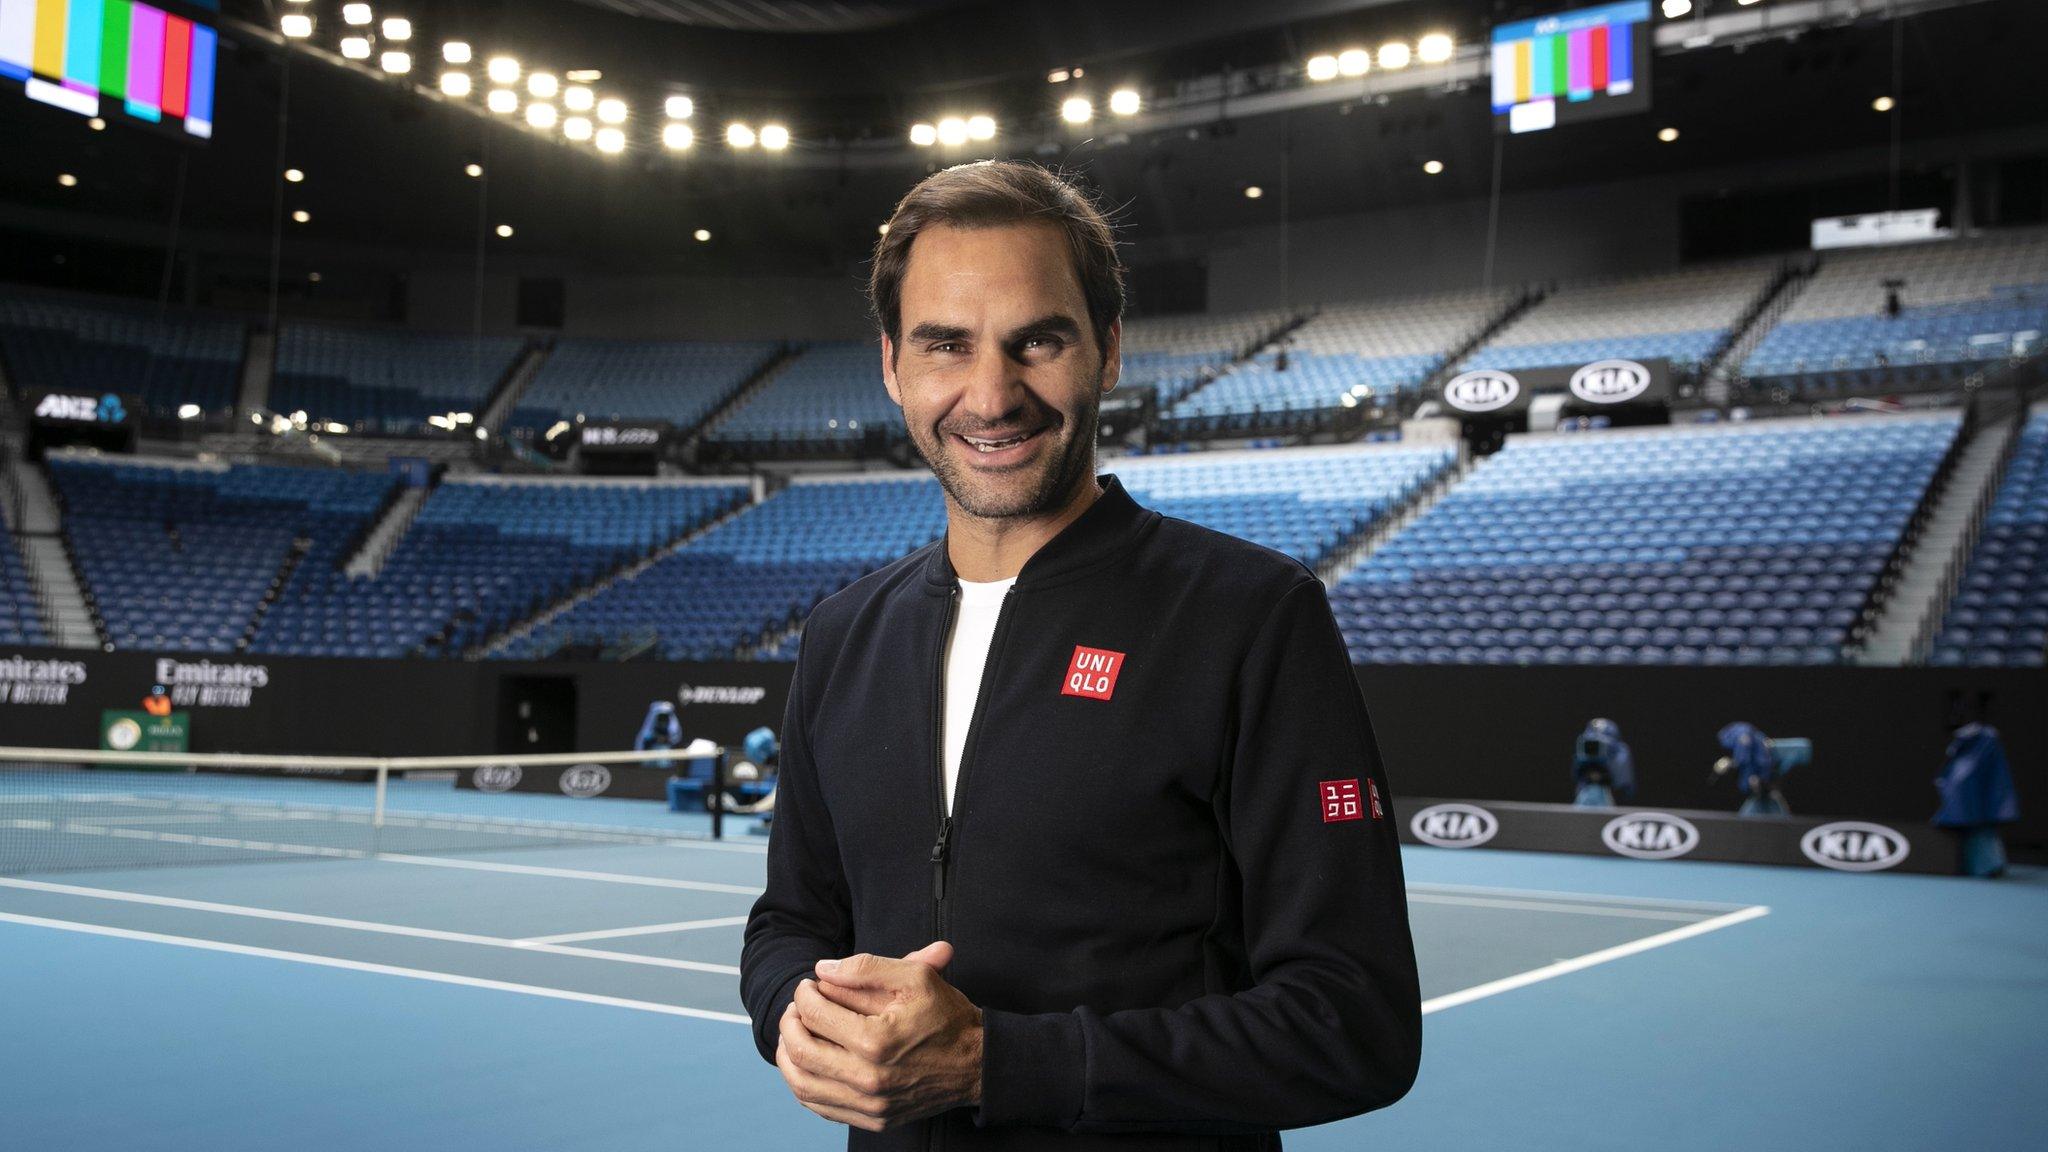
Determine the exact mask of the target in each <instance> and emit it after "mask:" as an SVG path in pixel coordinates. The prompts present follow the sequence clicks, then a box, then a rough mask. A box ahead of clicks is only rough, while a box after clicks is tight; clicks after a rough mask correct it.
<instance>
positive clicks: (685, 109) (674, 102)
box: [661, 96, 697, 120]
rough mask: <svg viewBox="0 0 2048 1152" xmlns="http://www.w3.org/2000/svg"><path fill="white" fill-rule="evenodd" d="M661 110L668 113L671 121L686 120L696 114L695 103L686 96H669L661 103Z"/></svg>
mask: <svg viewBox="0 0 2048 1152" xmlns="http://www.w3.org/2000/svg"><path fill="white" fill-rule="evenodd" d="M661 110H662V111H664V112H666V113H668V118H669V119H671V120H688V119H689V118H690V117H691V116H693V115H695V114H696V111H697V102H696V101H695V100H692V99H690V98H689V97H688V96H671V97H669V98H668V99H667V100H664V101H662V103H661Z"/></svg>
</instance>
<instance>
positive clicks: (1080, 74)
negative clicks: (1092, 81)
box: [1074, 68, 1087, 80]
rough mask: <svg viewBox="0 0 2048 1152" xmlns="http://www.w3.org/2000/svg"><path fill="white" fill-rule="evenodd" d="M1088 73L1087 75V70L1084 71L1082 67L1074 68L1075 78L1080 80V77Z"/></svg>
mask: <svg viewBox="0 0 2048 1152" xmlns="http://www.w3.org/2000/svg"><path fill="white" fill-rule="evenodd" d="M1086 75H1087V73H1086V72H1084V71H1082V70H1081V69H1079V68H1076V69H1074V79H1076V80H1079V79H1080V78H1081V77H1083V76H1086Z"/></svg>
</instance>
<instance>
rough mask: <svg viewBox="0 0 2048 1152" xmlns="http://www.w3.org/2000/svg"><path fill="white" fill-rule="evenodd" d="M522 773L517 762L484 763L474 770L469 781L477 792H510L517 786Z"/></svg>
mask: <svg viewBox="0 0 2048 1152" xmlns="http://www.w3.org/2000/svg"><path fill="white" fill-rule="evenodd" d="M524 775H525V773H524V772H521V771H520V770H519V765H517V764H486V765H484V766H483V767H481V768H478V769H477V770H476V772H475V774H474V775H472V776H471V777H470V778H469V782H470V783H471V784H472V785H474V786H475V787H476V790H477V791H479V792H510V791H511V790H512V789H514V788H517V787H519V779H520V777H521V776H524Z"/></svg>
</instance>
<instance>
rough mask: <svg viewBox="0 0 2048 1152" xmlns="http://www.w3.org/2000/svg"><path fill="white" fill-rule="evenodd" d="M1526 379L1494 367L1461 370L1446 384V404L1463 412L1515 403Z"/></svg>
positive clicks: (1483, 410)
mask: <svg viewBox="0 0 2048 1152" xmlns="http://www.w3.org/2000/svg"><path fill="white" fill-rule="evenodd" d="M1521 394H1522V382H1521V381H1520V380H1517V379H1515V378H1514V377H1513V376H1512V375H1510V374H1508V373H1506V372H1496V371H1494V370H1492V369H1490V368H1480V369H1477V370H1475V371H1471V372H1465V373H1461V374H1459V375H1457V376H1454V377H1452V378H1451V380H1450V381H1449V382H1448V383H1446V384H1445V385H1444V403H1446V404H1449V405H1450V406H1451V407H1453V408H1456V409H1457V410H1458V411H1460V412H1493V411H1497V410H1499V409H1501V408H1505V407H1507V406H1508V405H1510V404H1513V403H1514V402H1515V399H1516V397H1519V396H1520V395H1521Z"/></svg>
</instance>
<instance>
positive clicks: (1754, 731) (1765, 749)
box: [1720, 720, 1778, 795]
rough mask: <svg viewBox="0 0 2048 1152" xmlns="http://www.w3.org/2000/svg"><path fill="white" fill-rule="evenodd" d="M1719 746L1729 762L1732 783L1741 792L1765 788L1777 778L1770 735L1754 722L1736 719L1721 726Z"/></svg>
mask: <svg viewBox="0 0 2048 1152" xmlns="http://www.w3.org/2000/svg"><path fill="white" fill-rule="evenodd" d="M1720 740H1721V747H1723V748H1726V749H1727V750H1728V759H1729V760H1730V761H1732V762H1733V767H1734V769H1735V783H1736V784H1737V786H1739V787H1740V788H1741V789H1742V791H1743V794H1744V795H1753V794H1755V793H1757V792H1760V791H1763V790H1764V789H1767V788H1769V787H1770V786H1771V785H1772V784H1773V783H1775V782H1776V781H1777V779H1778V754H1777V753H1776V752H1773V751H1772V750H1771V741H1770V737H1768V736H1765V735H1764V734H1763V733H1762V732H1761V731H1759V730H1758V728H1757V726H1756V725H1754V724H1747V723H1744V722H1742V721H1740V720H1738V721H1736V722H1735V723H1733V724H1730V725H1728V726H1727V727H1726V728H1723V729H1721V735H1720Z"/></svg>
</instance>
